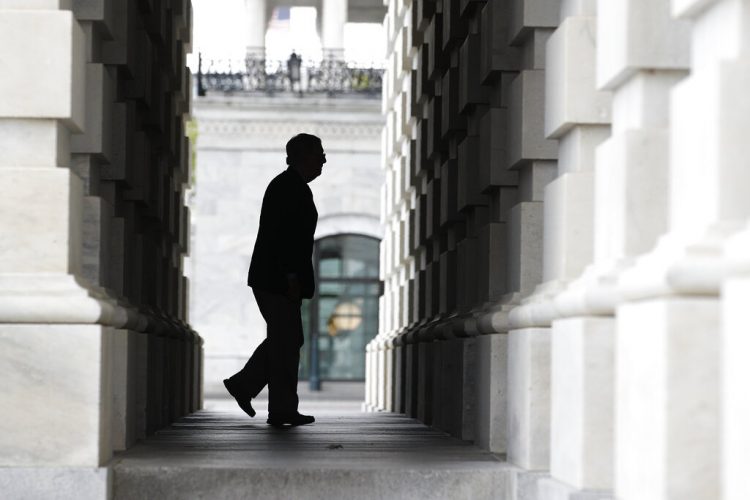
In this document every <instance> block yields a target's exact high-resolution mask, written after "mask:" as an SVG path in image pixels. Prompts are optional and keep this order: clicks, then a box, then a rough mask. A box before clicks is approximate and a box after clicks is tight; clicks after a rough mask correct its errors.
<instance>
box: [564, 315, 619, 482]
mask: <svg viewBox="0 0 750 500" xmlns="http://www.w3.org/2000/svg"><path fill="white" fill-rule="evenodd" d="M614 329H615V320H614V318H575V319H560V320H555V321H554V322H553V323H552V334H551V339H552V349H551V352H552V356H551V357H552V367H551V386H552V389H551V427H550V472H551V474H552V476H553V477H554V478H556V479H559V480H561V481H563V482H564V483H567V484H569V485H571V486H573V487H575V488H577V489H599V490H611V489H612V487H613V486H614V485H613V455H614V447H613V444H614V443H613V441H614V438H613V432H614V430H613V427H614V410H613V407H614V395H613V394H614V383H615V382H614V375H615V374H614V345H613V344H614V333H615V332H614Z"/></svg>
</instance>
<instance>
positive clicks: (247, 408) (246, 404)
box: [224, 378, 255, 417]
mask: <svg viewBox="0 0 750 500" xmlns="http://www.w3.org/2000/svg"><path fill="white" fill-rule="evenodd" d="M224 387H226V388H227V391H229V394H231V395H232V397H233V398H234V400H235V401H237V404H238V405H239V406H240V408H242V411H244V412H245V413H247V414H248V415H250V416H251V417H254V416H255V410H254V409H253V405H251V404H250V400H251V398H248V397H247V396H242V395H241V394H238V393H237V392H236V391H234V390H233V389H232V386H231V385H230V383H229V379H228V378H225V379H224Z"/></svg>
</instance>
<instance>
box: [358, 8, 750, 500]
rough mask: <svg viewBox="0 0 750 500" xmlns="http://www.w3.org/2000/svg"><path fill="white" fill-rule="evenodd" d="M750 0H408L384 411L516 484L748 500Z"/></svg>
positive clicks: (375, 363) (395, 73)
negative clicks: (455, 443) (471, 449)
mask: <svg viewBox="0 0 750 500" xmlns="http://www.w3.org/2000/svg"><path fill="white" fill-rule="evenodd" d="M749 14H750V4H749V3H748V2H746V1H740V0H673V1H671V2H670V1H669V0H648V1H640V0H635V1H634V0H601V1H595V0H561V1H537V0H508V1H501V0H494V1H487V2H484V1H476V2H474V1H468V2H464V1H457V0H456V1H453V0H443V1H437V2H434V1H429V0H426V1H423V0H411V1H393V2H390V3H389V5H388V14H387V16H386V20H385V26H386V28H387V33H388V44H389V45H388V51H389V61H388V65H387V68H388V73H387V76H386V79H385V83H384V87H385V89H386V90H385V92H384V109H385V110H386V123H387V126H386V133H385V141H384V148H383V154H384V156H385V159H384V161H385V164H386V171H387V175H386V195H385V201H386V202H385V205H384V208H383V214H384V219H385V222H386V235H385V238H384V240H383V243H382V247H381V250H382V258H383V267H382V278H383V279H384V281H385V293H384V295H383V297H382V298H381V301H382V302H381V310H382V311H383V318H382V322H381V330H380V333H379V334H378V337H377V338H376V339H375V340H374V341H373V342H372V343H370V344H369V346H368V358H367V359H368V368H367V370H368V384H367V402H366V406H367V407H368V408H370V409H376V410H386V411H396V412H403V413H406V414H408V415H412V416H415V417H417V418H419V419H420V420H422V421H424V422H427V423H429V424H431V425H433V426H435V427H438V428H441V429H444V430H446V431H448V432H450V433H451V434H453V435H455V436H458V437H461V438H463V439H471V440H473V441H475V442H476V443H478V444H480V445H481V446H483V447H485V448H487V449H489V450H492V451H494V452H497V453H500V454H504V456H506V457H507V461H508V462H509V463H510V464H512V465H513V466H515V469H514V470H515V472H514V473H513V474H514V475H515V478H516V480H515V483H514V484H515V486H514V487H513V489H514V492H513V493H512V495H515V496H511V497H509V498H545V499H546V498H555V499H557V498H608V497H613V496H614V497H616V498H622V499H644V498H654V499H655V498H674V499H676V498H691V499H706V500H708V499H715V498H732V499H739V498H746V497H747V496H748V494H750V492H749V491H748V489H747V488H748V486H747V484H748V483H747V481H744V480H743V475H742V473H741V471H742V470H743V469H744V468H745V467H746V466H747V465H748V464H750V455H749V454H748V451H747V450H748V448H747V446H746V443H747V442H748V441H747V440H748V431H747V428H746V426H743V425H742V424H741V423H740V422H742V421H743V419H745V418H746V415H747V408H750V406H748V404H747V396H746V394H745V392H746V391H743V390H742V389H741V388H740V384H741V382H740V380H743V374H745V371H746V370H747V368H746V366H747V363H743V361H742V359H743V358H744V355H745V354H746V353H747V350H748V344H747V340H746V338H745V336H743V332H744V331H746V329H747V327H746V325H747V315H746V314H744V312H743V311H744V308H743V303H744V302H743V298H744V300H746V298H747V292H748V277H747V276H748V275H747V269H748V268H747V255H748V253H747V242H748V230H747V221H748V216H749V215H750V205H749V203H750V187H749V186H750V183H748V176H749V175H750V169H749V168H748V165H747V158H748V147H750V142H748V141H747V138H746V137H745V135H746V132H747V130H748V126H749V125H750V113H748V108H749V106H750V99H748V97H747V95H746V91H745V89H747V88H748V75H749V73H748V56H747V53H748V51H747V49H748V48H749V47H750V45H748V36H747V34H748V33H749V32H750V31H749V30H750V26H748V19H750V16H749Z"/></svg>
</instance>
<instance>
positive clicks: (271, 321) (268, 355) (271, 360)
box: [229, 288, 305, 416]
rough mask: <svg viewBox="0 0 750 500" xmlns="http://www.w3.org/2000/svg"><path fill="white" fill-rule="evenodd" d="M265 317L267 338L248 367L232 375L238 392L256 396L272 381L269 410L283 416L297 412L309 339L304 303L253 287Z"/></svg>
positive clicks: (256, 350) (272, 413)
mask: <svg viewBox="0 0 750 500" xmlns="http://www.w3.org/2000/svg"><path fill="white" fill-rule="evenodd" d="M253 294H254V295H255V300H256V301H257V303H258V308H259V309H260V313H261V315H263V319H264V320H266V339H265V340H264V341H263V342H262V343H261V344H260V345H259V346H258V348H257V349H255V352H254V353H253V355H252V356H250V359H249V360H248V361H247V363H246V364H245V367H244V368H243V369H242V370H240V371H239V372H237V373H236V374H234V375H232V376H231V377H230V378H229V381H230V383H231V384H232V385H233V386H234V387H236V388H237V390H238V392H241V393H244V394H247V395H249V396H250V397H251V398H255V397H256V396H257V395H258V394H259V393H260V391H261V390H263V388H264V387H265V386H266V384H268V413H269V415H274V416H283V415H289V414H294V413H296V412H297V405H298V403H299V398H298V397H297V375H298V370H299V352H300V348H301V347H302V344H303V343H304V341H305V337H304V334H303V333H302V315H301V312H300V304H299V303H296V304H295V303H294V302H292V301H291V300H289V299H288V298H287V297H286V296H284V295H280V294H278V293H272V292H267V291H265V290H258V289H255V288H253Z"/></svg>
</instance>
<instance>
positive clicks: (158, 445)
mask: <svg viewBox="0 0 750 500" xmlns="http://www.w3.org/2000/svg"><path fill="white" fill-rule="evenodd" d="M206 406H207V408H209V409H205V410H201V411H198V412H196V413H193V414H192V415H189V416H187V417H184V418H182V419H181V420H179V421H178V422H176V423H174V424H173V425H171V426H170V427H168V428H166V429H163V430H161V431H159V432H157V433H156V434H155V435H153V436H151V437H149V438H148V439H146V440H145V441H144V442H142V443H139V444H137V445H136V446H134V447H132V448H130V449H129V450H127V451H126V452H124V453H122V454H119V455H117V456H116V457H115V461H114V467H113V471H114V485H113V486H114V498H115V499H118V500H120V499H139V500H142V499H150V498H153V499H181V500H184V499H192V498H203V499H240V498H254V499H266V498H269V499H276V498H278V499H308V498H309V499H379V498H383V499H386V498H387V499H412V500H413V499H419V498H425V499H426V498H429V499H451V500H457V499H470V498H476V499H480V498H481V499H483V498H504V497H505V491H506V488H507V486H508V479H507V478H508V474H507V471H508V466H507V464H505V463H503V462H502V457H498V456H495V455H492V454H491V453H488V452H486V451H483V450H481V449H479V448H477V447H475V446H473V445H472V444H470V443H467V442H464V441H460V440H457V439H455V438H452V437H450V436H448V435H447V434H445V433H442V432H440V431H436V430H433V429H431V428H429V427H426V426H424V425H422V424H421V423H419V422H417V421H416V420H413V419H411V418H407V417H404V416H402V415H396V414H388V413H362V412H360V411H359V410H358V405H357V404H356V403H354V402H351V401H350V402H332V401H323V400H319V401H311V402H309V403H307V404H303V405H301V410H302V411H306V412H310V413H312V414H314V415H315V416H316V419H317V421H316V422H315V423H314V424H312V425H309V426H304V427H297V428H292V429H288V430H278V429H274V428H272V427H270V426H269V425H267V424H266V422H265V420H266V416H267V413H266V412H265V404H264V402H263V401H259V402H258V410H259V411H258V415H257V416H256V417H255V418H254V419H250V418H248V417H247V416H246V415H244V414H243V413H242V412H241V411H240V410H239V409H235V407H233V405H232V404H231V403H230V402H229V401H228V400H227V401H216V400H211V401H208V402H207V404H206Z"/></svg>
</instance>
